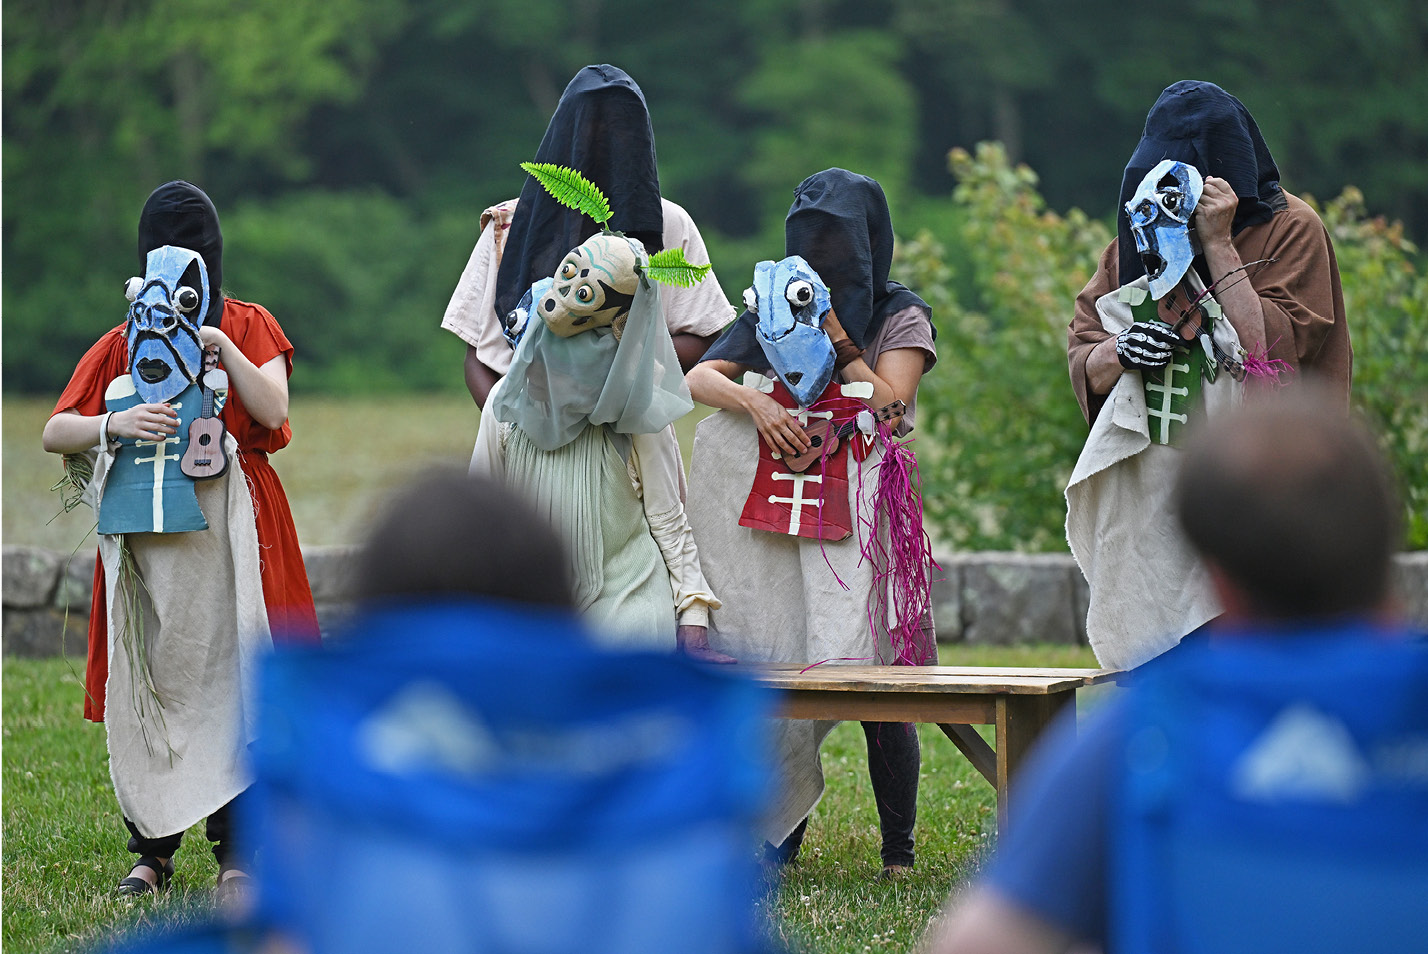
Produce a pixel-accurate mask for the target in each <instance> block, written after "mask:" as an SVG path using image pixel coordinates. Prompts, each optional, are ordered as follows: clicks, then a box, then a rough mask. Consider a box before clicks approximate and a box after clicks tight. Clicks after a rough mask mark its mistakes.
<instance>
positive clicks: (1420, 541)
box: [1322, 187, 1428, 550]
mask: <svg viewBox="0 0 1428 954" xmlns="http://www.w3.org/2000/svg"><path fill="white" fill-rule="evenodd" d="M1322 215H1323V218H1324V224H1325V226H1326V227H1327V228H1328V229H1329V234H1330V235H1331V236H1332V238H1333V240H1334V251H1335V253H1336V255H1337V257H1338V260H1339V276H1340V279H1341V281H1342V282H1343V287H1344V310H1345V312H1346V313H1347V316H1348V320H1349V330H1350V333H1351V335H1352V338H1353V345H1354V385H1353V404H1354V407H1355V409H1356V410H1358V411H1359V412H1360V413H1361V414H1362V415H1363V416H1364V417H1365V418H1366V419H1367V421H1368V423H1369V424H1370V426H1371V427H1373V429H1374V431H1375V432H1376V433H1377V435H1378V438H1379V441H1380V442H1381V444H1382V446H1383V449H1384V451H1385V453H1386V454H1387V455H1388V458H1389V460H1390V461H1391V462H1392V463H1393V466H1394V469H1395V471H1396V473H1397V476H1398V482H1399V489H1400V492H1401V493H1402V495H1403V498H1404V504H1405V509H1406V518H1407V545H1408V548H1409V549H1414V550H1422V549H1428V360H1425V359H1428V275H1425V273H1424V271H1423V269H1422V267H1421V266H1422V262H1421V259H1420V257H1419V253H1418V249H1417V248H1416V247H1415V246H1414V245H1413V243H1411V242H1409V241H1408V240H1407V239H1406V238H1404V235H1403V227H1402V226H1401V225H1399V224H1397V223H1393V224H1390V223H1388V222H1386V221H1385V220H1384V219H1383V218H1381V217H1369V216H1368V215H1366V214H1365V212H1364V202H1363V195H1362V193H1360V192H1359V190H1358V189H1355V188H1352V187H1350V188H1348V189H1345V190H1344V191H1343V193H1342V194H1341V195H1340V196H1339V197H1338V198H1337V199H1335V200H1333V201H1332V202H1330V203H1329V204H1328V205H1327V206H1325V207H1324V208H1323V210H1322Z"/></svg>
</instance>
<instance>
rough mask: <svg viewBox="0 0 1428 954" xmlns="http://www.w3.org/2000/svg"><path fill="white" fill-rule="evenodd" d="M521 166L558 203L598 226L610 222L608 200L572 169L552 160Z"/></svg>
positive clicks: (598, 188)
mask: <svg viewBox="0 0 1428 954" xmlns="http://www.w3.org/2000/svg"><path fill="white" fill-rule="evenodd" d="M521 168H522V169H524V170H526V172H529V173H530V174H531V175H532V176H534V177H535V180H536V181H537V182H539V183H540V184H541V185H542V186H543V187H544V188H545V191H547V192H549V193H550V197H551V198H552V199H554V200H555V201H557V202H559V203H560V204H561V205H563V206H565V207H567V208H571V209H574V210H575V211H577V212H579V213H581V214H583V215H588V216H589V217H590V218H592V219H594V220H595V221H596V222H598V223H600V224H601V225H604V224H605V223H606V222H609V221H610V214H611V213H610V201H609V200H608V199H606V198H605V193H603V192H601V191H600V187H599V186H597V185H596V184H595V183H593V182H591V181H590V180H589V179H587V178H585V177H584V176H582V175H581V174H580V173H579V172H578V171H576V170H575V169H570V168H568V167H566V166H558V165H555V164H554V163H551V162H523V163H521Z"/></svg>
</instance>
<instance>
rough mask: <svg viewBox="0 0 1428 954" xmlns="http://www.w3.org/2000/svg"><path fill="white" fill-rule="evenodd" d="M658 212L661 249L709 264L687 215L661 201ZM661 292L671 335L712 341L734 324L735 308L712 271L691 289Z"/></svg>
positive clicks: (690, 219)
mask: <svg viewBox="0 0 1428 954" xmlns="http://www.w3.org/2000/svg"><path fill="white" fill-rule="evenodd" d="M660 208H661V209H662V210H663V212H664V247H665V248H682V249H684V257H685V258H687V259H688V260H689V261H691V262H693V263H694V264H695V265H703V264H705V263H706V262H708V261H709V250H708V249H707V248H705V246H704V237H703V236H702V235H700V234H699V226H697V225H695V224H694V219H692V218H690V216H689V213H688V212H686V211H684V209H682V208H680V207H679V206H678V205H675V204H674V203H673V202H671V201H669V200H668V199H664V200H662V201H661V203H660ZM660 292H661V298H660V303H661V305H662V306H663V308H664V322H665V324H666V325H667V326H668V327H669V333H670V334H672V335H677V334H691V335H699V336H700V337H712V336H714V335H717V334H718V333H719V332H721V331H723V330H724V326H725V325H727V324H728V323H729V322H731V321H733V320H734V317H735V312H734V306H732V305H730V304H729V299H728V298H726V297H725V295H724V289H723V288H722V287H721V286H720V285H719V278H718V276H717V275H715V274H714V270H713V269H710V270H709V274H707V275H705V276H704V280H703V281H702V282H698V283H696V284H695V285H694V286H693V287H692V288H680V287H679V286H677V285H670V286H666V287H665V288H663V289H661V290H660Z"/></svg>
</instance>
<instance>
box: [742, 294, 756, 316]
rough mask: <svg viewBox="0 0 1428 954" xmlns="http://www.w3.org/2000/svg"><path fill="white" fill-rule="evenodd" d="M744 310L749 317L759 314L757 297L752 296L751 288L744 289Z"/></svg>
mask: <svg viewBox="0 0 1428 954" xmlns="http://www.w3.org/2000/svg"><path fill="white" fill-rule="evenodd" d="M744 310H745V311H747V312H748V313H749V314H751V315H757V314H758V313H759V296H758V295H755V294H754V290H753V289H752V288H745V289H744Z"/></svg>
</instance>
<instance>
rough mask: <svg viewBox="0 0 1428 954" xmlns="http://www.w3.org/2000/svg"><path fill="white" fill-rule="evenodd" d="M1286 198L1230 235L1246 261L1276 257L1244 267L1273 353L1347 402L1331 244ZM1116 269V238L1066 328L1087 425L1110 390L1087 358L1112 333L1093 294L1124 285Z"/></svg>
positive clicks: (1299, 205)
mask: <svg viewBox="0 0 1428 954" xmlns="http://www.w3.org/2000/svg"><path fill="white" fill-rule="evenodd" d="M1284 197H1285V199H1286V200H1288V207H1287V208H1285V209H1284V210H1283V211H1280V212H1276V213H1275V214H1274V217H1273V218H1271V219H1270V220H1269V221H1268V222H1262V223H1260V224H1259V225H1251V226H1249V227H1248V228H1246V229H1244V230H1243V231H1242V232H1240V234H1238V235H1236V236H1235V237H1234V239H1233V240H1232V241H1233V244H1234V247H1235V250H1236V251H1237V252H1239V253H1240V260H1241V261H1243V262H1253V261H1257V260H1259V259H1262V258H1273V259H1275V261H1273V262H1268V263H1266V264H1264V265H1257V266H1254V267H1251V268H1249V269H1247V271H1248V272H1249V283H1250V284H1251V285H1252V286H1253V287H1254V290H1255V291H1256V292H1258V293H1259V300H1260V303H1261V305H1262V306H1263V308H1264V327H1265V335H1266V341H1267V342H1268V344H1269V357H1270V358H1279V359H1281V360H1283V361H1285V362H1287V363H1288V364H1289V366H1290V367H1292V368H1293V369H1294V370H1295V372H1297V373H1298V374H1302V375H1303V376H1304V377H1305V378H1306V379H1307V378H1312V379H1314V380H1316V381H1317V382H1318V383H1320V384H1321V385H1326V386H1328V387H1329V388H1330V389H1331V390H1332V392H1333V393H1335V394H1337V395H1339V396H1340V398H1341V399H1342V400H1343V402H1344V405H1345V406H1346V407H1347V406H1348V401H1349V382H1350V379H1351V378H1352V375H1353V360H1354V355H1353V349H1352V348H1351V347H1350V345H1349V326H1348V325H1347V324H1346V323H1345V321H1344V293H1343V290H1342V289H1341V288H1340V287H1339V265H1338V262H1337V260H1335V258H1334V246H1333V243H1332V242H1331V241H1330V240H1329V233H1328V231H1327V230H1325V228H1324V223H1323V222H1321V221H1320V220H1319V216H1318V215H1317V214H1316V213H1315V212H1314V210H1313V209H1311V208H1309V206H1308V205H1307V204H1305V202H1304V201H1303V200H1302V199H1300V198H1298V197H1297V196H1293V195H1290V194H1289V193H1288V192H1285V193H1284ZM1119 271H1120V250H1119V247H1118V246H1117V243H1116V242H1114V241H1113V242H1111V244H1110V245H1109V246H1107V247H1106V250H1105V252H1104V253H1102V255H1101V262H1100V264H1099V265H1098V266H1097V268H1096V274H1095V275H1093V276H1092V277H1091V280H1090V281H1089V282H1087V283H1086V287H1085V288H1083V289H1081V294H1079V295H1077V296H1076V313H1075V316H1074V317H1073V318H1072V319H1071V325H1070V327H1069V328H1068V329H1067V332H1066V351H1067V357H1068V358H1069V360H1070V364H1071V387H1072V388H1073V389H1074V390H1075V392H1076V400H1077V401H1078V402H1079V403H1080V405H1081V413H1082V414H1083V415H1084V416H1085V418H1086V421H1087V423H1089V422H1091V421H1092V420H1094V419H1095V417H1096V415H1097V413H1099V412H1100V410H1101V405H1102V404H1104V403H1105V400H1106V395H1104V394H1093V393H1091V389H1090V385H1089V383H1088V381H1087V379H1086V360H1087V359H1088V358H1089V357H1090V354H1091V350H1092V349H1093V348H1095V346H1096V345H1098V344H1100V343H1101V342H1102V341H1104V340H1105V339H1107V338H1109V337H1111V336H1110V334H1109V333H1108V332H1107V331H1106V330H1105V329H1104V328H1102V327H1101V322H1100V319H1099V318H1098V317H1097V316H1096V299H1097V298H1100V297H1101V296H1102V295H1104V294H1106V293H1107V292H1110V291H1114V290H1115V289H1116V288H1118V287H1119V286H1120V281H1119V277H1118V273H1119ZM1210 280H1211V278H1210V277H1207V278H1206V281H1210Z"/></svg>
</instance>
